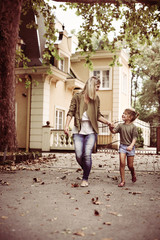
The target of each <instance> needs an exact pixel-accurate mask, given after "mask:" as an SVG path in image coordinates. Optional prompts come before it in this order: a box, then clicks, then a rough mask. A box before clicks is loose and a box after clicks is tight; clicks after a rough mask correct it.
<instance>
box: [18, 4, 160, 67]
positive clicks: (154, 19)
mask: <svg viewBox="0 0 160 240" xmlns="http://www.w3.org/2000/svg"><path fill="white" fill-rule="evenodd" d="M48 2H52V1H48ZM48 2H47V1H44V0H31V1H24V5H23V9H22V13H23V14H27V12H28V10H29V9H30V8H32V10H33V11H34V14H35V15H36V16H37V17H38V16H39V14H42V15H43V17H44V23H45V28H46V33H45V37H46V48H45V49H44V53H43V63H44V64H48V63H49V60H50V58H51V55H52V56H54V57H56V58H59V56H58V54H57V51H56V48H55V47H54V42H55V40H56V29H55V16H54V14H53V11H52V10H53V9H56V6H55V5H54V3H53V4H52V7H51V6H50V5H49V4H48ZM68 6H69V7H70V8H71V9H75V11H76V14H77V16H81V17H82V19H83V23H82V26H81V31H80V32H79V33H78V41H79V44H78V48H79V49H81V50H82V54H84V55H85V56H86V64H87V65H88V66H89V67H90V68H92V62H91V60H90V58H91V56H92V54H93V53H94V51H95V50H96V49H97V44H95V41H93V39H97V41H98V40H101V45H100V48H101V49H105V50H109V51H111V52H115V50H116V49H121V48H124V47H125V48H128V49H130V62H129V64H130V66H133V65H134V60H135V58H136V57H137V55H139V54H140V52H139V49H138V47H137V43H140V44H145V43H146V44H150V43H151V40H152V37H158V36H160V32H159V29H158V22H159V19H160V17H159V8H158V4H157V5H147V4H140V3H139V4H136V3H130V1H127V3H125V4H122V1H121V0H115V4H111V3H100V4H99V3H92V4H86V3H72V0H71V1H69V3H66V4H65V5H64V4H61V5H60V7H61V8H63V10H64V11H66V10H67V7H68ZM118 21H121V28H120V32H119V34H118V36H116V35H115V32H116V27H115V26H116V24H117V23H118ZM27 27H29V28H31V27H35V28H36V27H37V24H35V23H30V24H28V26H27ZM110 33H114V37H113V40H112V41H111V40H110V39H109V34H110ZM115 63H118V64H119V62H118V58H117V57H116V55H115V56H114V59H113V63H112V65H113V64H115Z"/></svg>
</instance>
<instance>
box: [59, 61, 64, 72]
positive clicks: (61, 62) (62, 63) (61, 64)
mask: <svg viewBox="0 0 160 240" xmlns="http://www.w3.org/2000/svg"><path fill="white" fill-rule="evenodd" d="M60 69H61V70H62V71H64V59H61V60H60Z"/></svg>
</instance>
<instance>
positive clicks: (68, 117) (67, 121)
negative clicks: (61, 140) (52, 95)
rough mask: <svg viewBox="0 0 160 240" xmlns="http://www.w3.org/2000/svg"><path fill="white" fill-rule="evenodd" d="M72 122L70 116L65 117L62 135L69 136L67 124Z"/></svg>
mask: <svg viewBox="0 0 160 240" xmlns="http://www.w3.org/2000/svg"><path fill="white" fill-rule="evenodd" d="M71 120H72V117H71V116H70V115H68V116H67V118H66V124H65V128H64V133H65V134H67V135H69V124H70V122H71Z"/></svg>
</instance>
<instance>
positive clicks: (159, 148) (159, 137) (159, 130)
mask: <svg viewBox="0 0 160 240" xmlns="http://www.w3.org/2000/svg"><path fill="white" fill-rule="evenodd" d="M157 154H160V126H159V127H157Z"/></svg>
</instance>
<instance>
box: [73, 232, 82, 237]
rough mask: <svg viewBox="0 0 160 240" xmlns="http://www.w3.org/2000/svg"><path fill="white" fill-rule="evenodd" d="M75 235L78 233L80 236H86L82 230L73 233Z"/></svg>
mask: <svg viewBox="0 0 160 240" xmlns="http://www.w3.org/2000/svg"><path fill="white" fill-rule="evenodd" d="M73 235H77V236H80V237H84V236H85V234H84V232H81V231H79V232H75V233H73Z"/></svg>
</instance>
